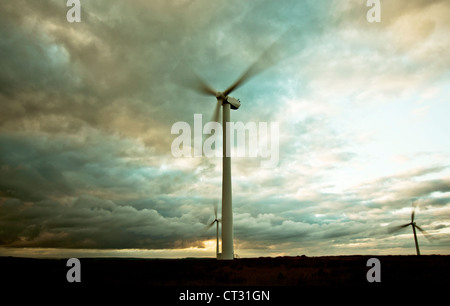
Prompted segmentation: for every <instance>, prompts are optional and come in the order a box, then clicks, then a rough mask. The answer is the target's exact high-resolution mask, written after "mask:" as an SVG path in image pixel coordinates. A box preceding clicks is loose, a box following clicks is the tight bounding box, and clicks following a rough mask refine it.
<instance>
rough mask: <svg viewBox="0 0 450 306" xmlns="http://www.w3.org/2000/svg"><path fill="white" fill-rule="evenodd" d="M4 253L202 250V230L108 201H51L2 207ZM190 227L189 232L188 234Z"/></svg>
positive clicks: (186, 218)
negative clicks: (32, 250)
mask: <svg viewBox="0 0 450 306" xmlns="http://www.w3.org/2000/svg"><path fill="white" fill-rule="evenodd" d="M0 210H1V217H0V223H1V225H2V226H1V228H2V230H1V233H2V235H1V237H2V238H1V239H2V241H1V242H2V245H3V246H4V247H49V248H87V249H90V248H95V249H102V248H106V249H117V248H156V249H158V248H175V247H176V248H180V247H188V246H194V245H195V246H201V244H200V243H198V242H197V241H196V240H197V237H198V234H199V233H200V234H201V233H202V229H203V227H204V224H201V223H199V222H198V219H197V218H196V217H195V216H194V215H192V214H189V215H183V216H182V217H179V218H176V217H173V218H164V217H162V216H161V215H160V214H159V213H158V212H157V211H156V210H153V209H141V210H137V209H135V208H133V207H132V206H129V205H117V204H116V203H114V202H113V201H110V200H102V199H98V198H94V197H79V198H78V199H77V200H75V201H74V202H73V203H70V204H67V205H62V204H61V203H58V202H55V201H50V200H46V201H36V202H33V203H24V202H18V200H12V199H7V200H3V201H2V203H1V204H0ZM186 226H188V228H186Z"/></svg>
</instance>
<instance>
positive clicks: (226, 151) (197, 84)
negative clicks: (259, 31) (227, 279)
mask: <svg viewBox="0 0 450 306" xmlns="http://www.w3.org/2000/svg"><path fill="white" fill-rule="evenodd" d="M287 32H288V31H287ZM287 32H286V33H287ZM286 33H285V34H286ZM285 34H283V35H282V36H281V37H280V38H279V39H277V40H276V41H275V42H274V43H272V44H271V45H270V46H269V47H268V48H267V49H266V50H265V51H264V52H263V53H262V54H261V56H260V57H259V58H258V59H257V60H256V61H255V62H254V63H253V64H252V65H251V66H250V67H248V68H247V70H245V71H244V73H243V74H242V75H241V76H240V77H239V78H238V79H237V80H236V81H235V82H234V83H232V84H231V85H230V86H229V87H228V88H227V89H225V90H224V91H217V90H215V89H213V88H212V87H211V86H209V85H208V84H207V83H206V82H205V81H203V80H202V79H201V78H200V77H199V76H198V75H196V74H195V73H193V71H192V70H191V76H190V77H189V80H186V79H185V80H182V81H181V82H179V83H180V84H181V85H183V86H185V87H188V88H190V89H192V90H194V91H196V92H198V93H200V94H204V95H209V96H214V97H215V98H216V100H217V103H216V106H215V110H214V115H213V120H212V121H215V122H219V117H220V108H222V109H223V111H222V124H223V128H222V131H223V132H222V133H223V135H222V136H223V155H222V253H217V259H227V260H232V259H234V246H233V238H234V234H233V205H232V190H231V189H232V185H231V156H230V155H231V154H230V152H231V143H230V137H229V135H228V131H227V125H228V122H230V110H237V109H239V107H240V106H241V103H240V101H239V100H238V99H236V98H233V97H231V96H229V95H230V94H231V93H232V92H233V91H234V90H236V89H237V88H238V87H240V86H241V85H242V84H244V83H245V82H246V81H248V80H249V79H250V78H251V77H253V76H255V75H256V74H258V73H261V72H262V71H264V70H265V69H267V68H269V67H271V66H272V65H274V64H275V63H276V62H278V61H279V60H280V59H281V56H280V54H279V53H278V51H279V50H281V47H282V46H281V45H280V42H282V40H281V38H282V37H283V36H285ZM178 77H179V76H178Z"/></svg>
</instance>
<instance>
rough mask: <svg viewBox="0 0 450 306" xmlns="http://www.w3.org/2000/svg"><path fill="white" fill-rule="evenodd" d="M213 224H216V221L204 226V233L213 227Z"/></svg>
mask: <svg viewBox="0 0 450 306" xmlns="http://www.w3.org/2000/svg"><path fill="white" fill-rule="evenodd" d="M214 223H216V220H214V221H213V222H211V223H210V224H208V225H207V226H205V231H207V230H209V229H210V228H211V227H212V226H213V225H214Z"/></svg>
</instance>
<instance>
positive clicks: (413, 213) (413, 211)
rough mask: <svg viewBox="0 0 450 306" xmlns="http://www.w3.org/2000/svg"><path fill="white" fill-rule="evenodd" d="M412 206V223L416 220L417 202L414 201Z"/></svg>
mask: <svg viewBox="0 0 450 306" xmlns="http://www.w3.org/2000/svg"><path fill="white" fill-rule="evenodd" d="M412 206H413V209H412V212H411V223H412V222H414V216H415V215H416V207H417V204H414V202H413V203H412Z"/></svg>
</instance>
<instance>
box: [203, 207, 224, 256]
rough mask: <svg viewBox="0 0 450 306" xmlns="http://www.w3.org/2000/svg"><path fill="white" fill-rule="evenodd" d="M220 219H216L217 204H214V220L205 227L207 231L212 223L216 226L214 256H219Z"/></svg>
mask: <svg viewBox="0 0 450 306" xmlns="http://www.w3.org/2000/svg"><path fill="white" fill-rule="evenodd" d="M220 221H221V220H220V219H217V203H215V204H214V220H213V221H212V222H211V223H210V224H208V225H207V226H206V230H209V229H210V228H211V227H212V226H213V225H214V223H215V224H216V256H219V254H220V253H219V223H220Z"/></svg>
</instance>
